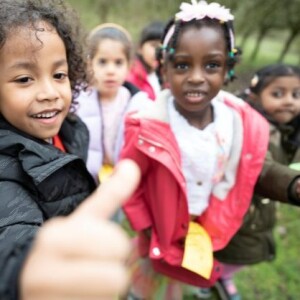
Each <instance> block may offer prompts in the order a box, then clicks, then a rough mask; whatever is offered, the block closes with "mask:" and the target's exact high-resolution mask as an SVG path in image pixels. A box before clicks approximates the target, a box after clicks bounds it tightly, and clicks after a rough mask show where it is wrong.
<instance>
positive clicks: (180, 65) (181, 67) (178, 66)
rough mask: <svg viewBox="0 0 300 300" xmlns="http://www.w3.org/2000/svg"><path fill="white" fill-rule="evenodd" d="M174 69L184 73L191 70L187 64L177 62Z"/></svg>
mask: <svg viewBox="0 0 300 300" xmlns="http://www.w3.org/2000/svg"><path fill="white" fill-rule="evenodd" d="M174 68H175V69H176V70H180V71H184V70H187V69H188V68H189V65H188V63H186V62H175V63H174Z"/></svg>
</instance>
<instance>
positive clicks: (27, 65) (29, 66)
mask: <svg viewBox="0 0 300 300" xmlns="http://www.w3.org/2000/svg"><path fill="white" fill-rule="evenodd" d="M65 64H66V65H68V62H67V60H66V59H64V58H63V59H60V60H58V61H56V62H55V63H54V67H55V68H58V67H60V66H63V65H65ZM35 68H36V64H35V63H33V62H28V61H19V62H17V63H15V64H13V65H12V66H10V67H9V69H35Z"/></svg>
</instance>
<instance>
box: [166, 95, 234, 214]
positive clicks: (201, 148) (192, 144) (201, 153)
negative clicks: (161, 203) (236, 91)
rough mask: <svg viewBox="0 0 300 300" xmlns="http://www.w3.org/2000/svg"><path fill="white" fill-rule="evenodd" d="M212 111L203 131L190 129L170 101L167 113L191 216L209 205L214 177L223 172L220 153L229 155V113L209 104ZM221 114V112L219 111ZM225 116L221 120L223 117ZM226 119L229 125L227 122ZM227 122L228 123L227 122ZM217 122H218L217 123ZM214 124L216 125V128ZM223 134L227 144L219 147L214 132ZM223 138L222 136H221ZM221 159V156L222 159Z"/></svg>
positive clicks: (218, 105) (220, 106)
mask: <svg viewBox="0 0 300 300" xmlns="http://www.w3.org/2000/svg"><path fill="white" fill-rule="evenodd" d="M212 104H213V107H214V121H213V122H212V123H210V124H209V125H207V126H206V127H205V128H204V129H203V130H201V129H198V128H196V127H194V126H191V125H190V124H189V123H188V121H187V120H186V119H185V118H184V117H183V116H182V115H181V114H180V113H178V111H177V110H176V109H175V106H174V101H173V99H172V98H170V99H169V103H168V110H169V115H170V125H171V129H172V131H173V132H174V135H175V137H176V140H177V143H178V145H179V149H180V153H181V160H182V172H183V175H184V177H185V179H186V186H187V198H188V199H187V200H188V209H189V213H190V214H191V215H201V214H202V212H203V211H204V210H205V209H206V208H207V206H208V204H209V199H210V195H211V193H212V189H213V186H214V184H215V182H216V180H215V178H216V175H217V174H218V173H219V171H220V170H218V168H221V169H222V170H221V171H224V165H222V164H220V162H219V159H220V157H221V156H220V149H221V150H222V153H225V154H226V155H229V151H230V147H231V141H232V135H231V134H230V132H231V129H232V128H231V127H230V126H231V124H232V123H231V122H230V116H232V115H231V114H230V111H228V109H227V108H225V109H224V107H225V105H224V104H223V103H220V102H215V103H212ZM220 110H221V111H220ZM222 114H224V118H223V116H222ZM226 118H227V120H228V122H226ZM228 118H229V119H228ZM216 120H218V122H216ZM216 123H217V124H216ZM220 126H221V127H223V128H222V129H220V130H218V131H220V132H221V133H222V131H224V132H225V135H226V137H228V139H226V142H224V143H223V144H222V145H221V146H220V143H219V141H218V139H217V129H216V128H218V129H219V127H220ZM223 136H224V134H223ZM220 147H222V148H220ZM221 158H223V156H222V157H221Z"/></svg>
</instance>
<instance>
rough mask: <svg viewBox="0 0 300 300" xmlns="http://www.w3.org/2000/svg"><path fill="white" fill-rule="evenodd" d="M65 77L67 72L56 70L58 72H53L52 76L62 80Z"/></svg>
mask: <svg viewBox="0 0 300 300" xmlns="http://www.w3.org/2000/svg"><path fill="white" fill-rule="evenodd" d="M67 77H68V74H67V73H64V72H58V73H56V74H54V78H55V79H58V80H63V79H65V78H67Z"/></svg>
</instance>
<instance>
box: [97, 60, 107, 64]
mask: <svg viewBox="0 0 300 300" xmlns="http://www.w3.org/2000/svg"><path fill="white" fill-rule="evenodd" d="M98 64H99V65H105V64H106V59H104V58H100V59H99V61H98Z"/></svg>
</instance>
